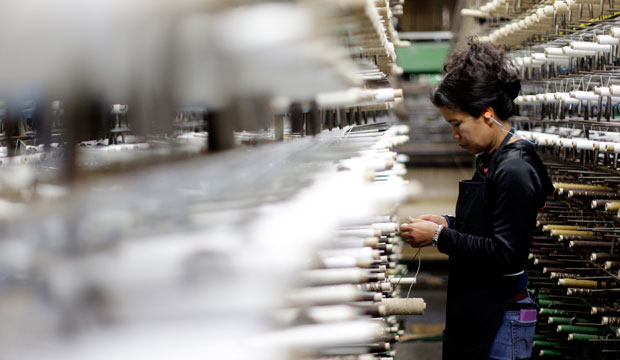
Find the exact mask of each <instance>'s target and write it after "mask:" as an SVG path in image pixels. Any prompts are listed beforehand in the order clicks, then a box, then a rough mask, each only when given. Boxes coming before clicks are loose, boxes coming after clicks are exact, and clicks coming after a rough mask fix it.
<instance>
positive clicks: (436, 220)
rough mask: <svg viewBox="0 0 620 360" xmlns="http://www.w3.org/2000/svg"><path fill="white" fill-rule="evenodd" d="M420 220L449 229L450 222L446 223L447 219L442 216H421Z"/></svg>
mask: <svg viewBox="0 0 620 360" xmlns="http://www.w3.org/2000/svg"><path fill="white" fill-rule="evenodd" d="M418 219H420V220H426V221H430V222H432V223H435V224H437V225H442V226H443V227H448V221H446V218H445V217H443V216H441V215H431V214H427V215H421V216H420V217H419V218H418Z"/></svg>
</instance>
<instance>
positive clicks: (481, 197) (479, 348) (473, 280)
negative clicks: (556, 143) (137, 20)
mask: <svg viewBox="0 0 620 360" xmlns="http://www.w3.org/2000/svg"><path fill="white" fill-rule="evenodd" d="M511 137H512V135H511V134H507V135H506V137H505V138H504V140H503V141H502V143H501V144H500V146H499V147H498V148H497V150H495V152H494V153H493V154H492V155H491V159H490V161H489V168H488V169H482V168H481V167H480V166H477V169H476V172H477V173H476V174H475V175H474V178H473V179H472V180H462V181H460V182H459V197H458V201H457V203H456V214H455V215H456V222H455V224H454V229H455V230H457V231H458V232H461V233H465V234H470V235H477V236H484V237H492V236H493V211H492V209H491V204H489V203H488V202H487V200H486V197H485V180H486V178H487V175H488V173H489V172H490V171H491V169H490V168H491V167H492V166H493V159H494V157H495V155H496V154H497V153H498V152H499V151H500V150H501V149H502V148H503V147H504V145H506V144H507V143H508V141H509V140H510V138H511ZM479 180H480V181H479ZM449 266H450V268H449V276H448V298H447V304H446V330H445V331H444V334H443V335H444V342H443V359H487V354H488V352H489V348H490V346H491V343H492V342H493V339H494V338H495V334H496V333H497V330H498V329H499V326H500V324H501V322H502V319H503V317H504V313H505V312H506V303H505V301H504V300H505V299H504V298H503V294H505V292H504V289H502V288H501V277H500V276H498V274H490V271H489V269H488V267H485V266H484V264H481V263H480V261H477V260H476V259H471V258H468V257H459V256H450V265H449Z"/></svg>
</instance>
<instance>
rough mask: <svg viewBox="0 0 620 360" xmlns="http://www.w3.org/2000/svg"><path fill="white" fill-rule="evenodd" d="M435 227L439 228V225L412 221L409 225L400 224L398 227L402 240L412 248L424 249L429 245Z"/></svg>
mask: <svg viewBox="0 0 620 360" xmlns="http://www.w3.org/2000/svg"><path fill="white" fill-rule="evenodd" d="M444 222H445V219H444ZM441 225H443V224H441ZM437 226H439V224H437V223H435V222H431V221H427V220H422V219H412V220H411V223H409V224H402V225H401V226H400V231H401V234H400V235H401V237H402V238H403V240H405V241H406V242H408V243H409V244H410V245H411V246H412V247H415V248H419V247H425V246H429V245H431V242H432V240H433V235H434V234H435V230H436V229H437Z"/></svg>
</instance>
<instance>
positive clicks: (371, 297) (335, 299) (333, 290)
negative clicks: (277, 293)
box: [287, 284, 382, 305]
mask: <svg viewBox="0 0 620 360" xmlns="http://www.w3.org/2000/svg"><path fill="white" fill-rule="evenodd" d="M381 298H382V295H381V294H379V293H364V292H363V291H361V290H360V289H359V287H358V286H356V285H350V284H346V285H335V286H317V287H311V288H303V289H299V290H295V291H292V292H290V293H288V294H287V300H288V301H289V302H290V303H292V304H294V305H320V304H338V303H344V302H352V301H381Z"/></svg>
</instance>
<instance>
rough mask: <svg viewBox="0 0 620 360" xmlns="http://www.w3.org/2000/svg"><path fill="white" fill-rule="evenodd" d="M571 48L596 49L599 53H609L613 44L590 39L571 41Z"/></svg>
mask: <svg viewBox="0 0 620 360" xmlns="http://www.w3.org/2000/svg"><path fill="white" fill-rule="evenodd" d="M570 47H571V49H574V50H582V51H594V52H597V53H608V52H610V51H611V45H601V44H597V43H595V42H589V41H571V42H570Z"/></svg>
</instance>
